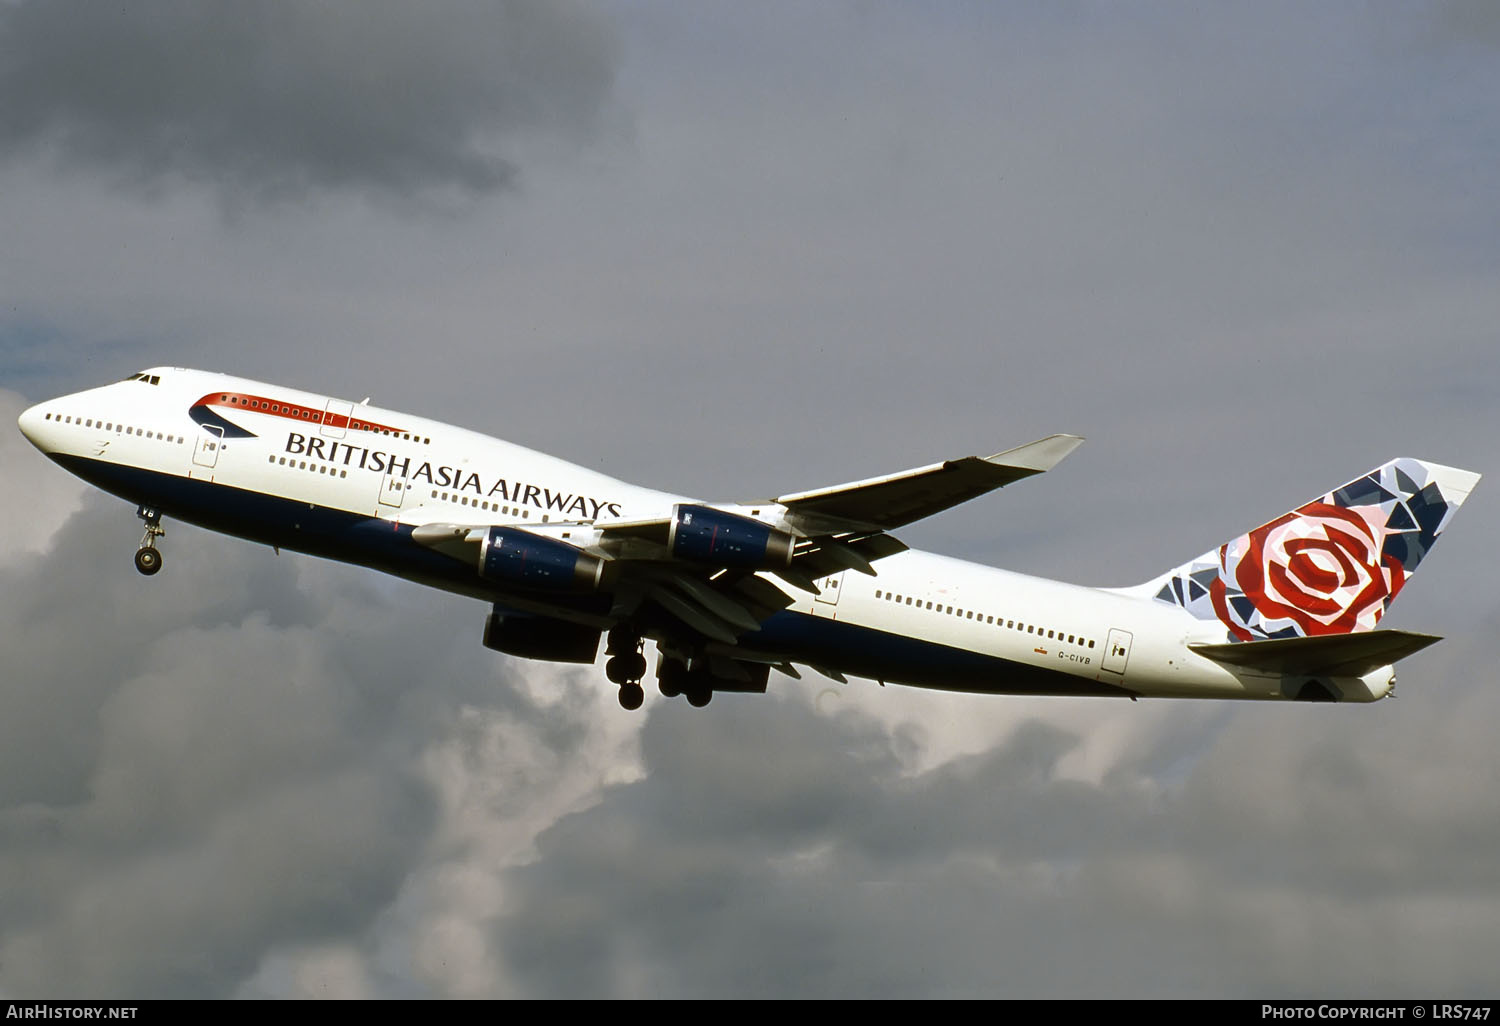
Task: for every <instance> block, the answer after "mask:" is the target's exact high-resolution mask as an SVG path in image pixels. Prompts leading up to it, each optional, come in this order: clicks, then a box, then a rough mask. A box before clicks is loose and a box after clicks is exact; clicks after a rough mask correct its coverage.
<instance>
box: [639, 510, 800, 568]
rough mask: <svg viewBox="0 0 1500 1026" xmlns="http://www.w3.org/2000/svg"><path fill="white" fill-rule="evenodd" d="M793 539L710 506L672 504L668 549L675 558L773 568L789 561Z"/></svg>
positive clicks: (723, 564)
mask: <svg viewBox="0 0 1500 1026" xmlns="http://www.w3.org/2000/svg"><path fill="white" fill-rule="evenodd" d="M795 541H796V539H794V538H793V537H792V536H791V535H790V534H787V533H786V532H785V531H778V530H776V528H774V527H770V526H768V525H766V524H763V523H761V522H760V521H759V520H752V519H750V518H749V517H741V516H736V515H735V514H733V513H725V512H724V511H723V510H719V509H714V508H713V507H711V506H690V505H686V504H679V505H676V506H673V507H672V526H671V528H670V530H669V531H668V532H667V548H669V549H671V550H672V555H673V556H675V557H676V558H678V559H686V560H690V561H691V562H694V563H712V564H713V565H715V566H725V567H733V568H735V569H738V570H776V569H779V568H781V567H785V566H788V565H790V564H791V562H792V545H793V544H794V542H795Z"/></svg>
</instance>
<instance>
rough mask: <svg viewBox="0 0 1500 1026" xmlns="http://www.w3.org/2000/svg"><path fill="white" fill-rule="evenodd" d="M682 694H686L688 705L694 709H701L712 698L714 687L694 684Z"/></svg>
mask: <svg viewBox="0 0 1500 1026" xmlns="http://www.w3.org/2000/svg"><path fill="white" fill-rule="evenodd" d="M683 694H685V695H687V700H688V705H690V706H692V707H693V708H694V709H702V708H703V707H704V706H705V705H707V704H708V703H709V702H712V701H713V700H714V689H713V688H711V687H709V686H708V685H707V684H694V685H693V686H692V687H690V688H688V689H687V690H686V691H684V692H683Z"/></svg>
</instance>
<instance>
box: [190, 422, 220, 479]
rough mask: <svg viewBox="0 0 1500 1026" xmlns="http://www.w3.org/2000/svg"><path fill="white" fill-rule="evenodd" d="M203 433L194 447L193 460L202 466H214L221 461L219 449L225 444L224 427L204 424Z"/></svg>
mask: <svg viewBox="0 0 1500 1026" xmlns="http://www.w3.org/2000/svg"><path fill="white" fill-rule="evenodd" d="M202 428H203V433H202V434H200V435H199V436H198V444H197V446H196V447H195V448H194V449H193V462H194V463H196V464H197V465H198V466H200V467H209V468H212V467H214V466H215V465H216V464H217V463H218V462H219V450H220V449H221V448H223V446H224V429H223V428H221V427H215V426H214V425H212V424H204V425H202Z"/></svg>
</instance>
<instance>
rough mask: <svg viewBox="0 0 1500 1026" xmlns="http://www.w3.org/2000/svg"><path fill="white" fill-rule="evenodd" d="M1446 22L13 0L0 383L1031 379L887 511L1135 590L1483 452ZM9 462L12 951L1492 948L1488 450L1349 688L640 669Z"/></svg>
mask: <svg viewBox="0 0 1500 1026" xmlns="http://www.w3.org/2000/svg"><path fill="white" fill-rule="evenodd" d="M1497 52H1500V16H1497V14H1496V9H1495V8H1494V7H1493V6H1492V5H1489V4H1486V3H1483V2H1481V0H1451V2H1437V0H1434V2H1432V3H1429V4H1424V5H1411V4H1403V3H1396V2H1394V0H1391V2H1379V0H1377V2H1373V3H1363V4H1337V5H1313V6H1312V7H1311V8H1310V7H1309V5H1306V4H1302V3H1296V2H1286V3H1275V2H1272V3H1263V4H1254V5H1233V6H1230V5H1225V6H1224V7H1222V8H1220V9H1209V10H1205V9H1204V6H1203V5H1201V4H1188V3H1181V4H1179V3H1166V2H1162V3H1150V4H1132V5H1119V4H1112V3H1089V2H1079V3H1069V4H1014V5H1001V4H993V3H989V2H982V3H981V2H975V3H961V2H952V3H945V4H937V5H932V4H923V5H917V4H894V3H878V2H860V3H833V2H829V3H821V4H816V5H810V4H806V3H785V4H778V3H762V4H753V5H746V4H728V3H725V4H715V3H693V4H685V3H665V2H651V0H645V2H631V3H600V4H569V3H556V2H541V0H536V2H530V0H517V2H511V3H503V4H502V3H488V2H485V3H479V2H475V3H463V2H450V3H436V2H434V3H426V4H422V5H414V4H408V3H399V2H394V0H393V2H389V3H386V2H362V3H358V4H355V3H300V2H292V0H278V2H268V3H251V2H243V0H237V2H234V3H232V4H231V3H224V4H216V3H203V2H200V0H149V2H142V3H136V4H131V5H126V6H125V7H124V8H123V9H120V10H115V9H114V8H113V7H108V8H106V7H105V6H103V5H99V4H91V3H86V2H84V0H52V2H47V3H39V2H24V0H23V2H16V0H0V240H3V243H0V413H3V414H4V417H7V418H13V417H14V416H15V414H17V413H18V412H19V411H20V410H21V409H22V408H23V407H24V406H25V405H27V404H28V403H30V402H33V401H36V400H40V399H43V398H46V397H49V396H52V395H56V394H59V393H63V392H67V391H74V390H78V389H82V388H85V387H89V386H92V385H95V384H99V383H102V382H104V381H109V380H113V379H117V378H120V377H123V376H125V375H126V374H128V373H131V372H133V371H135V370H138V369H141V368H143V367H146V366H151V365H158V364H172V365H186V366H196V367H203V368H208V369H216V370H224V371H230V372H236V373H242V374H246V375H250V376H253V377H258V378H263V379H268V380H272V381H281V382H285V383H287V384H292V385H297V386H302V387H307V388H310V389H319V390H324V391H327V392H329V393H332V394H337V395H344V396H352V397H356V398H358V397H362V396H365V395H373V396H375V397H376V398H377V400H378V401H379V402H381V403H383V404H386V405H390V406H394V407H397V408H404V409H409V410H411V411H413V412H416V413H422V414H427V415H432V416H437V417H441V418H444V419H448V420H453V421H456V422H460V423H464V424H466V425H469V426H472V427H475V428H478V429H481V430H485V431H488V432H491V433H493V434H496V435H500V436H503V437H506V438H509V439H512V440H515V441H519V442H522V443H524V444H529V445H533V446H536V447H539V448H544V449H547V450H548V451H552V452H555V453H557V454H559V455H563V456H566V457H569V458H572V459H574V460H576V461H578V462H580V463H583V464H586V465H588V466H591V467H597V468H600V469H603V470H606V471H608V472H611V473H614V474H616V475H618V476H621V477H624V478H627V479H631V480H636V481H639V482H641V483H643V484H648V485H652V486H656V487H662V488H670V489H673V490H679V491H682V492H686V493H690V494H695V495H699V496H703V497H706V498H723V499H742V498H755V497H760V496H765V495H769V494H777V493H783V492H788V491H793V490H799V489H803V488H810V487H814V486H817V485H822V484H829V483H833V482H837V481H842V480H849V479H854V478H859V477H864V476H869V475H874V474H878V473H882V472H886V471H891V470H896V469H900V468H903V467H908V466H912V465H916V464H920V463H926V462H930V461H931V460H934V459H939V458H943V457H950V456H959V455H968V454H975V453H978V454H983V453H989V452H993V451H996V450H998V449H1003V448H1006V447H1008V446H1010V445H1014V444H1018V443H1020V442H1023V441H1026V440H1029V439H1031V438H1034V437H1037V436H1039V435H1044V434H1048V433H1051V432H1054V431H1071V432H1075V433H1078V434H1083V435H1086V436H1088V437H1089V438H1090V441H1089V444H1088V445H1086V446H1084V447H1083V448H1082V449H1081V450H1079V452H1077V453H1076V454H1075V455H1074V456H1072V457H1071V458H1070V459H1069V460H1068V461H1067V462H1066V463H1065V464H1063V465H1062V466H1061V467H1060V468H1059V469H1058V470H1057V471H1055V472H1054V473H1051V474H1048V475H1046V476H1045V477H1044V478H1040V479H1034V480H1032V481H1028V482H1025V483H1023V484H1021V485H1018V486H1016V487H1015V488H1013V489H1007V490H1006V491H1005V492H1004V493H1001V494H997V495H994V496H990V497H988V498H985V499H981V500H979V501H976V502H974V503H972V504H970V505H969V506H967V507H965V508H962V509H959V510H955V511H952V512H950V513H948V514H945V515H943V516H941V517H938V518H935V519H934V520H933V521H931V522H929V523H924V524H920V525H916V526H914V527H913V528H911V529H909V530H907V531H905V532H903V535H902V536H903V538H904V539H905V540H907V541H908V542H910V543H912V544H916V545H920V546H924V547H929V548H933V549H937V550H939V551H943V552H945V553H948V554H951V555H956V556H961V557H965V558H971V559H976V560H981V561H985V562H992V563H997V564H1000V565H1004V566H1008V567H1011V568H1014V569H1019V570H1023V571H1027V572H1035V573H1041V574H1046V575H1049V576H1056V577H1061V578H1064V579H1067V580H1071V581H1077V582H1080V583H1090V584H1109V585H1116V584H1128V583H1133V582H1136V581H1140V580H1144V579H1146V578H1149V577H1151V576H1154V575H1155V574H1157V573H1159V572H1161V571H1163V570H1165V569H1167V568H1169V567H1172V566H1175V565H1178V564H1180V563H1182V562H1184V561H1186V560H1187V559H1190V558H1191V557H1193V556H1195V555H1197V554H1198V553H1200V552H1202V551H1205V550H1206V549H1209V548H1211V547H1213V546H1215V545H1217V544H1218V543H1219V542H1221V541H1223V540H1224V539H1225V538H1228V537H1230V536H1232V535H1234V534H1236V533H1239V532H1240V531H1242V530H1244V529H1246V528H1248V527H1251V526H1253V525H1254V524H1257V523H1260V522H1262V521H1264V520H1267V519H1269V518H1271V517H1272V516H1275V515H1277V514H1279V513H1281V512H1282V511H1283V510H1286V509H1288V508H1291V507H1292V506H1293V505H1296V504H1297V503H1299V502H1301V501H1303V500H1305V499H1307V498H1310V497H1312V496H1313V495H1316V494H1320V493H1321V492H1323V491H1325V490H1326V489H1327V488H1329V487H1332V486H1334V485H1336V484H1339V483H1342V482H1343V481H1345V480H1347V479H1349V478H1350V477H1352V476H1354V475H1355V474H1357V473H1360V472H1363V471H1364V470H1366V469H1368V468H1370V467H1372V466H1375V465H1376V464H1378V463H1381V462H1383V461H1384V460H1386V459H1388V458H1390V457H1393V456H1398V455H1399V456H1415V457H1418V458H1425V459H1430V460H1435V461H1438V462H1444V463H1451V464H1454V465H1457V466H1462V467H1467V468H1471V469H1474V470H1478V471H1481V472H1485V473H1489V474H1493V473H1495V472H1496V471H1497V470H1500V461H1497V459H1496V455H1497V451H1500V444H1497V439H1500V355H1497V350H1496V345H1495V342H1496V338H1497V328H1496V325H1497V324H1500V288H1497V284H1496V283H1497V281H1500V243H1497V240H1500V176H1497V175H1496V173H1495V168H1496V167H1497V166H1500V100H1497V97H1500V62H1497V60H1496V57H1497ZM10 422H12V421H10V420H7V421H6V423H10ZM0 461H3V463H0V467H3V475H4V478H3V479H4V481H5V484H6V487H7V488H8V489H9V493H10V500H11V502H10V508H11V517H10V520H11V544H10V545H7V546H5V547H4V552H3V553H0V652H3V656H4V667H5V668H4V672H3V674H0V678H3V679H0V702H3V706H0V995H3V996H8V997H20V996H25V997H37V996H84V995H93V996H113V997H166V996H178V997H188V996H226V997H227V996H256V997H259V996H356V995H368V996H399V997H427V996H463V997H483V996H494V997H511V996H564V995H576V996H704V995H707V996H733V995H747V996H779V995H797V996H865V997H875V996H900V997H917V996H971V995H973V996H995V997H1036V996H1080V997H1103V996H1131V997H1202V996H1208V997H1252V998H1254V997H1267V996H1272V995H1275V996H1288V997H1297V996H1334V995H1338V996H1366V997H1386V996H1411V997H1417V996H1420V997H1428V998H1431V997H1441V998H1449V997H1460V996H1493V992H1494V982H1495V970H1494V960H1495V955H1494V953H1495V950H1496V948H1497V945H1500V788H1497V787H1496V786H1495V782H1496V780H1497V779H1500V752H1497V746H1496V745H1495V743H1494V741H1493V726H1492V725H1493V724H1494V723H1495V722H1497V720H1500V698H1497V697H1496V691H1495V688H1494V679H1495V673H1494V669H1493V663H1494V659H1495V646H1494V638H1495V637H1496V634H1497V631H1500V585H1497V583H1496V575H1495V560H1494V556H1493V551H1492V550H1490V549H1489V548H1488V546H1487V543H1486V542H1485V540H1484V539H1486V538H1487V537H1495V536H1497V534H1500V501H1497V500H1495V499H1492V497H1491V490H1492V486H1493V485H1494V484H1495V482H1493V481H1487V482H1484V483H1483V484H1482V485H1481V486H1480V489H1479V490H1478V491H1477V492H1476V493H1475V495H1474V498H1473V499H1472V500H1471V502H1470V503H1469V504H1468V505H1467V506H1466V507H1465V508H1464V510H1463V511H1462V513H1461V514H1460V515H1459V517H1458V518H1457V519H1456V520H1455V522H1454V525H1453V527H1452V529H1451V530H1450V531H1449V533H1448V534H1447V535H1446V536H1445V541H1444V542H1443V544H1442V545H1441V546H1440V547H1439V549H1438V551H1437V552H1436V553H1435V554H1434V555H1433V557H1432V558H1431V559H1430V560H1428V561H1427V562H1425V563H1424V564H1423V567H1424V569H1423V573H1422V574H1421V575H1420V579H1419V580H1418V581H1416V582H1415V583H1414V584H1413V585H1412V586H1411V587H1410V588H1409V589H1408V590H1407V591H1406V592H1405V593H1404V594H1403V597H1402V600H1401V602H1400V603H1399V604H1398V605H1397V606H1396V607H1395V610H1394V612H1393V613H1392V615H1391V617H1390V618H1389V619H1388V620H1387V621H1386V622H1387V624H1389V625H1391V626H1396V627H1403V628H1409V629H1414V630H1428V631H1432V632H1435V633H1441V634H1444V635H1446V636H1447V637H1448V640H1447V641H1446V642H1444V643H1443V644H1442V645H1440V646H1438V647H1436V648H1434V649H1431V650H1429V651H1427V652H1424V653H1421V654H1420V655H1418V656H1416V657H1413V658H1412V659H1411V660H1410V661H1409V662H1407V663H1405V664H1403V666H1402V680H1401V684H1400V686H1399V689H1398V692H1399V698H1397V699H1396V700H1395V701H1387V702H1382V703H1379V704H1378V705H1376V706H1373V707H1367V708H1366V707H1342V708H1329V707H1290V706H1265V707H1262V706H1246V707H1242V706H1232V705H1225V704H1192V703H1175V704H1174V703H1171V702H1140V703H1134V704H1132V703H1123V704H1122V703H1119V702H1114V701H1109V700H1079V701H1063V700H1050V701H1049V700H1020V699H1011V698H989V699H984V698H975V697H965V696H957V695H947V694H942V693H936V692H934V693H923V692H915V691H909V690H902V689H898V688H891V689H881V688H878V687H876V686H874V685H873V684H870V683H868V682H862V681H854V682H851V683H850V684H849V685H847V686H840V685H836V684H834V683H832V682H830V681H826V680H822V679H819V678H816V677H814V676H808V677H805V678H804V679H803V680H801V681H794V680H791V679H790V678H785V677H779V676H775V677H773V678H772V689H771V692H772V693H771V694H770V695H768V696H765V697H749V696H723V697H720V698H719V699H718V700H716V701H715V702H714V703H713V704H712V705H711V706H710V707H709V708H707V709H705V710H693V709H690V708H688V707H687V706H686V705H685V704H684V703H682V702H668V701H665V700H662V699H660V697H659V696H656V695H655V694H654V692H652V693H650V694H648V700H647V704H646V706H645V707H644V708H643V709H642V710H641V711H640V712H639V713H637V714H633V715H632V714H628V713H625V712H624V711H622V710H620V709H619V708H618V706H617V705H616V703H615V699H614V695H613V689H612V688H611V687H610V686H609V685H608V684H606V683H605V682H604V681H603V679H602V674H601V673H599V672H598V671H595V670H593V669H588V668H584V669H578V668H569V669H559V668H556V667H551V666H547V665H542V664H535V663H527V662H520V661H512V660H509V659H506V658H504V657H500V656H497V655H495V654H494V653H491V652H489V651H487V650H485V649H484V648H482V647H481V646H480V644H479V634H480V628H481V624H482V620H483V615H484V611H485V610H484V609H483V607H482V606H480V605H478V604H476V603H474V602H471V601H467V600H462V599H458V598H455V597H451V596H446V595H443V594H439V593H435V592H429V591H426V590H423V589H421V588H418V587H416V586H414V585H408V584H404V583H401V582H397V581H393V580H388V579H385V578H383V577H379V576H377V575H374V574H371V573H368V572H365V571H360V570H358V569H357V568H352V567H343V566H337V565H331V564H327V563H323V562H319V561H316V560H313V559H311V558H306V557H299V556H295V555H290V554H284V555H281V556H277V555H275V554H273V553H272V552H270V551H269V550H263V549H260V548H258V547H255V546H252V545H249V544H247V543H244V542H240V541H235V540H229V539H224V538H220V537H216V536H213V535H210V534H208V533H205V532H202V531H199V530H197V529H194V528H191V527H187V526H184V525H181V524H174V523H169V524H168V536H167V538H166V540H165V546H166V549H167V553H168V569H167V571H166V572H165V573H163V574H162V575H161V576H160V577H158V578H154V579H152V580H150V581H146V580H144V579H142V578H140V577H139V576H138V575H137V574H136V572H135V571H134V569H133V568H132V566H131V560H130V556H131V553H132V552H133V550H134V548H135V545H136V543H137V541H138V538H139V533H140V532H139V525H138V523H137V521H136V520H135V518H134V517H133V516H132V511H131V510H130V509H129V507H128V506H127V505H126V504H125V503H123V502H121V501H119V500H116V499H112V498H109V497H106V496H103V495H100V494H97V493H92V492H87V491H86V490H85V489H84V488H83V487H82V486H81V485H77V484H75V483H74V482H73V481H72V480H71V479H70V478H69V477H68V476H67V475H66V474H64V473H63V472H62V471H61V470H60V469H58V468H56V467H54V466H52V465H51V464H50V463H48V461H46V460H45V459H44V458H43V457H41V456H40V455H39V454H37V453H36V452H34V451H33V450H32V449H31V448H30V446H29V445H27V443H26V442H25V441H24V439H22V438H21V437H20V435H19V433H17V432H15V431H0Z"/></svg>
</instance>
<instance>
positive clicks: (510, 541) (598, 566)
mask: <svg viewBox="0 0 1500 1026" xmlns="http://www.w3.org/2000/svg"><path fill="white" fill-rule="evenodd" d="M603 573H604V560H602V559H600V558H599V557H598V556H591V555H589V554H588V553H587V552H584V551H583V550H582V549H580V548H578V547H577V546H576V545H569V544H568V543H567V542H565V541H558V540H557V539H555V538H545V537H543V536H541V535H539V534H532V533H531V532H530V531H523V530H521V529H519V528H515V527H491V528H490V529H489V531H488V532H487V533H486V534H485V536H484V542H483V544H482V545H481V546H480V550H479V576H481V577H483V578H485V579H486V580H491V581H503V582H505V583H507V584H524V585H528V586H530V587H533V588H551V589H553V590H556V591H589V590H591V589H593V588H597V587H598V586H599V579H600V577H601V576H602V575H603Z"/></svg>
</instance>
